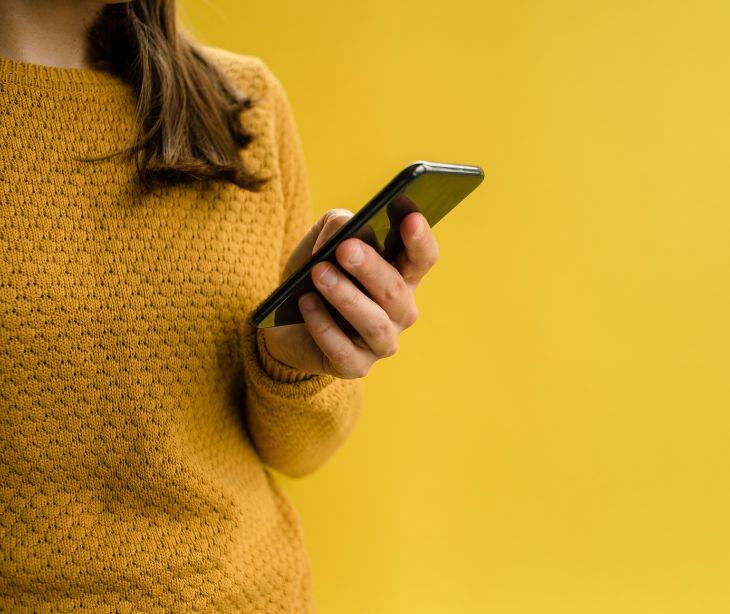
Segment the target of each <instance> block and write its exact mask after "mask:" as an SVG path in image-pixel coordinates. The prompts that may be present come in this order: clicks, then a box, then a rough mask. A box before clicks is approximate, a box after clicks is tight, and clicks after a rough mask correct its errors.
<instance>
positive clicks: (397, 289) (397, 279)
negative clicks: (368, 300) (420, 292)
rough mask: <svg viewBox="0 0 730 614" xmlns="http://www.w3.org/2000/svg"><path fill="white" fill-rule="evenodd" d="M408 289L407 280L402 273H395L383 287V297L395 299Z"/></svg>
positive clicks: (388, 299) (390, 299) (387, 299)
mask: <svg viewBox="0 0 730 614" xmlns="http://www.w3.org/2000/svg"><path fill="white" fill-rule="evenodd" d="M405 290H406V281H405V279H403V276H402V275H394V276H393V278H392V279H391V280H390V281H389V282H388V283H387V284H386V286H385V288H384V289H383V298H384V299H385V300H386V301H394V300H396V299H398V298H400V297H401V296H402V295H403V292H404V291H405Z"/></svg>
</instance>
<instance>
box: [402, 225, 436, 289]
mask: <svg viewBox="0 0 730 614" xmlns="http://www.w3.org/2000/svg"><path fill="white" fill-rule="evenodd" d="M400 232H401V237H402V238H403V245H404V246H405V249H404V250H403V251H402V252H401V253H400V254H399V255H398V258H396V262H395V266H396V268H397V269H398V270H399V271H400V273H401V275H402V276H403V279H405V281H406V283H407V284H408V285H409V286H410V287H411V288H412V289H415V287H416V286H417V285H418V283H419V282H420V281H421V279H422V278H423V276H424V275H425V274H426V273H428V271H429V270H430V269H431V267H433V266H434V265H435V264H436V262H437V260H438V257H439V250H438V245H437V243H436V238H435V237H434V236H433V233H432V232H431V228H430V227H429V225H428V221H427V220H426V218H425V217H424V216H423V214H421V213H410V214H409V215H407V216H406V217H405V219H404V220H403V221H402V222H401V225H400Z"/></svg>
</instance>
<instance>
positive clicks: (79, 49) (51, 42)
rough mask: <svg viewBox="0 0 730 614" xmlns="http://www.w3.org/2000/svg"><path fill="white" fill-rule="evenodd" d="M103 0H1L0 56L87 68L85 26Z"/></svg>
mask: <svg viewBox="0 0 730 614" xmlns="http://www.w3.org/2000/svg"><path fill="white" fill-rule="evenodd" d="M102 5H103V3H101V2H93V1H90V0H2V2H0V24H2V26H1V27H0V57H2V58H8V59H12V60H19V61H23V62H31V63H33V64H43V65H46V66H57V67H60V68H89V67H90V66H89V64H88V59H87V57H86V28H87V27H88V26H89V25H91V23H93V20H94V19H95V18H96V16H97V15H98V13H99V11H100V10H101V8H102Z"/></svg>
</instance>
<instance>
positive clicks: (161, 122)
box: [87, 0, 266, 191]
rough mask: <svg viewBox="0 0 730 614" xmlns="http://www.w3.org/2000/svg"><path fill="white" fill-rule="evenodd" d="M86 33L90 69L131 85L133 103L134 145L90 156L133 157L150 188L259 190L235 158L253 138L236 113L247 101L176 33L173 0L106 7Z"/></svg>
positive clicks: (143, 0)
mask: <svg viewBox="0 0 730 614" xmlns="http://www.w3.org/2000/svg"><path fill="white" fill-rule="evenodd" d="M87 36H88V38H87V54H88V57H89V61H90V63H91V65H92V66H93V67H94V68H97V69H101V70H106V71H108V72H111V73H112V74H114V75H117V76H118V77H119V78H121V79H122V80H123V81H124V82H126V83H128V84H129V85H130V86H131V87H132V89H133V91H134V94H135V96H136V100H137V108H136V116H137V125H138V134H137V139H136V142H135V143H134V144H132V145H131V146H129V147H127V148H125V149H122V150H120V151H118V152H113V153H112V154H109V155H107V156H101V157H100V158H95V159H103V158H108V157H111V156H115V155H130V156H134V159H135V163H136V169H137V174H138V177H139V180H140V182H141V184H142V185H143V186H144V187H145V188H147V189H151V188H154V187H155V186H157V185H171V184H173V185H174V184H178V183H189V182H193V181H200V180H204V179H221V180H225V181H230V182H232V183H234V184H236V185H237V186H240V187H242V188H246V189H249V190H254V191H255V190H258V189H260V188H261V187H262V185H263V184H264V183H265V182H266V179H261V178H259V177H256V176H255V175H254V174H253V173H251V172H250V171H249V170H248V169H247V168H246V167H245V165H244V163H243V160H242V158H241V156H240V150H241V149H242V148H245V147H247V146H248V145H249V143H250V142H251V140H252V138H253V137H252V135H251V134H250V133H249V132H248V131H247V130H246V129H245V128H244V126H243V124H242V123H241V118H240V113H241V112H242V111H244V110H245V109H248V108H250V107H251V105H252V101H251V100H250V98H248V97H246V96H245V95H244V94H242V93H241V92H239V91H238V90H236V88H235V87H234V86H233V85H232V84H231V83H230V82H229V80H228V79H227V78H226V77H225V75H223V74H222V73H221V71H219V70H218V69H217V68H216V67H215V66H213V65H212V63H211V62H209V61H208V60H206V58H205V57H204V55H203V53H202V52H201V51H200V49H199V48H198V47H197V46H196V44H195V43H194V42H193V41H192V40H190V39H189V38H188V37H187V36H186V35H185V34H184V33H183V32H182V31H180V29H179V28H178V24H177V18H176V14H175V0H131V1H130V2H125V3H121V4H119V3H117V4H107V5H105V6H104V7H103V8H102V10H101V11H100V13H99V16H98V18H97V19H96V20H95V22H94V23H93V24H92V25H91V26H90V27H89V29H88V30H87ZM90 159H91V158H90Z"/></svg>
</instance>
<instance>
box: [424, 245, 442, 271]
mask: <svg viewBox="0 0 730 614" xmlns="http://www.w3.org/2000/svg"><path fill="white" fill-rule="evenodd" d="M425 260H426V266H427V267H428V268H429V269H430V268H431V267H433V266H436V263H437V262H438V261H439V250H438V248H434V249H432V250H429V251H428V253H427V254H426V258H425Z"/></svg>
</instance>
